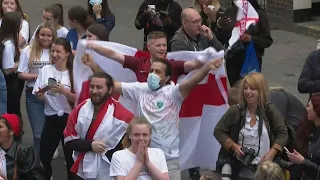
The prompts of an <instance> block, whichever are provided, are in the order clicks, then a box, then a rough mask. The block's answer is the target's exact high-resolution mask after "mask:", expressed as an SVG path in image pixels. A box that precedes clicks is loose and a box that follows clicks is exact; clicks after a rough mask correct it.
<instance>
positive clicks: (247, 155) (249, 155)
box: [241, 147, 256, 166]
mask: <svg viewBox="0 0 320 180" xmlns="http://www.w3.org/2000/svg"><path fill="white" fill-rule="evenodd" d="M241 150H242V152H243V153H244V156H243V158H241V162H242V163H243V164H244V165H247V166H248V165H250V163H251V162H252V161H253V160H254V158H255V157H256V151H255V150H254V149H252V148H247V147H242V148H241Z"/></svg>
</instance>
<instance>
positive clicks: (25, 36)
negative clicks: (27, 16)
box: [0, 18, 29, 42]
mask: <svg viewBox="0 0 320 180" xmlns="http://www.w3.org/2000/svg"><path fill="white" fill-rule="evenodd" d="M1 24H2V18H1V19H0V25H1ZM20 34H21V36H22V37H23V39H24V40H25V41H26V42H28V40H29V23H28V21H26V20H23V21H22V27H21V30H20Z"/></svg>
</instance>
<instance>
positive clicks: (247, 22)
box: [229, 0, 259, 47]
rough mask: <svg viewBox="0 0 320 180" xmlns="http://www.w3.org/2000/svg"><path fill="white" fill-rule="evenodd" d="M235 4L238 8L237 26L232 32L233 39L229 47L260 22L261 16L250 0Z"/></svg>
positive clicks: (237, 1)
mask: <svg viewBox="0 0 320 180" xmlns="http://www.w3.org/2000/svg"><path fill="white" fill-rule="evenodd" d="M233 3H234V4H235V5H236V6H237V7H238V12H237V16H236V18H237V19H236V24H235V26H234V28H233V30H232V35H231V38H230V39H229V47H231V46H232V45H233V44H234V43H235V42H237V41H238V40H239V38H240V36H241V35H242V34H243V33H245V32H246V30H247V29H248V28H249V27H250V26H251V25H252V24H255V23H257V22H258V21H259V15H258V13H257V11H256V10H255V9H254V8H253V6H252V5H251V4H250V2H249V1H248V0H236V1H233Z"/></svg>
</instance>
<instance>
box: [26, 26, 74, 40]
mask: <svg viewBox="0 0 320 180" xmlns="http://www.w3.org/2000/svg"><path fill="white" fill-rule="evenodd" d="M39 26H40V25H39ZM39 26H38V27H37V28H36V30H35V31H34V33H33V35H32V38H31V40H30V43H32V41H33V40H34V38H35V36H36V32H37V30H38V28H39ZM68 32H69V30H68V29H67V28H65V27H63V26H62V27H61V28H60V29H58V30H57V37H58V38H60V37H61V38H66V37H67V34H68Z"/></svg>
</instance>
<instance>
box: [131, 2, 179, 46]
mask: <svg viewBox="0 0 320 180" xmlns="http://www.w3.org/2000/svg"><path fill="white" fill-rule="evenodd" d="M148 5H155V6H156V12H157V14H158V15H159V18H153V17H149V14H148V13H146V11H147V9H148ZM181 12H182V8H181V6H180V5H179V4H178V3H177V2H175V1H173V0H145V1H144V2H143V3H142V4H141V5H140V8H139V11H138V14H137V16H136V20H135V26H136V28H137V29H138V30H140V29H144V43H146V41H147V35H148V34H149V33H150V32H152V31H162V32H164V33H165V34H166V35H167V41H168V42H170V40H171V38H172V37H173V35H174V33H175V32H176V31H177V30H178V29H179V28H180V27H181V19H180V16H181ZM167 18H170V19H171V20H172V23H171V24H168V23H167V21H166V19H167ZM169 49H170V48H169ZM169 49H168V50H169Z"/></svg>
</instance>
